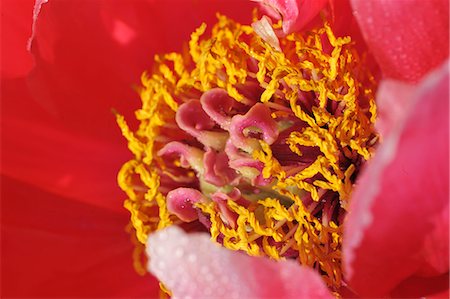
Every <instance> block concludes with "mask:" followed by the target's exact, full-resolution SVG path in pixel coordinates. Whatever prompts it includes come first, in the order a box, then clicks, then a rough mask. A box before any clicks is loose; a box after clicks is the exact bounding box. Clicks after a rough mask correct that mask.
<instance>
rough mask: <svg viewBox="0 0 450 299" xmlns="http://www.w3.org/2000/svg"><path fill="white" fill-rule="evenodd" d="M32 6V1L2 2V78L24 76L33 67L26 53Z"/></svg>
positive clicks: (8, 0) (12, 0)
mask: <svg viewBox="0 0 450 299" xmlns="http://www.w3.org/2000/svg"><path fill="white" fill-rule="evenodd" d="M33 5H34V0H2V3H1V9H2V17H1V28H2V34H1V61H2V63H1V76H2V78H15V77H20V76H24V75H26V74H27V73H28V72H29V71H30V70H31V68H32V67H33V59H32V56H31V53H30V52H28V51H27V43H28V38H29V37H30V35H31V24H32V21H33Z"/></svg>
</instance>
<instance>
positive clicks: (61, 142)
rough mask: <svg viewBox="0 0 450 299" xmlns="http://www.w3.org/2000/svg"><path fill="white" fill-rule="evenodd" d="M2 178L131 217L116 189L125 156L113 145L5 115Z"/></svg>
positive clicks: (120, 194) (2, 121) (3, 121)
mask: <svg viewBox="0 0 450 299" xmlns="http://www.w3.org/2000/svg"><path fill="white" fill-rule="evenodd" d="M1 125H2V146H1V149H2V165H1V173H2V174H4V175H8V176H10V177H12V178H15V179H17V180H20V181H23V182H26V183H28V184H31V185H34V186H39V188H41V189H43V190H46V191H49V192H52V193H54V194H58V195H62V196H68V197H70V198H72V199H75V200H80V201H84V202H86V203H89V204H92V205H95V206H99V207H103V208H107V209H110V210H114V211H118V212H123V213H124V212H125V211H124V209H123V208H122V204H121V199H122V198H123V195H122V193H121V192H120V190H119V188H118V186H117V185H116V175H117V172H118V169H119V168H120V164H121V163H122V162H123V161H125V159H126V156H125V155H124V152H123V151H122V150H120V149H118V148H116V147H114V146H112V145H111V144H108V143H105V142H99V141H97V140H92V139H89V138H86V137H82V136H79V135H75V134H71V133H70V132H68V131H62V130H60V129H57V128H52V127H51V126H49V125H47V124H41V123H38V122H34V121H32V120H29V119H26V118H24V119H22V118H19V117H16V116H11V115H5V116H3V117H2V120H1Z"/></svg>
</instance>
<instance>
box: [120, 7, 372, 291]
mask: <svg viewBox="0 0 450 299" xmlns="http://www.w3.org/2000/svg"><path fill="white" fill-rule="evenodd" d="M218 19H219V21H218V23H217V24H216V25H215V26H214V27H213V28H212V33H211V37H209V38H207V37H205V32H206V25H205V24H202V25H201V26H200V27H199V28H198V29H197V30H196V31H195V32H194V33H193V34H192V35H191V40H190V42H189V52H188V53H183V54H178V53H170V54H166V55H162V56H157V57H155V64H156V65H155V72H154V73H153V74H152V75H151V76H149V75H148V74H146V73H144V74H143V75H142V78H141V80H142V85H143V87H142V88H141V90H140V96H141V100H142V108H141V109H140V110H138V111H137V112H136V117H137V119H138V120H139V121H140V126H139V128H138V129H137V131H136V132H135V133H132V132H131V130H130V129H129V127H128V126H127V124H126V122H125V120H124V119H123V117H122V116H120V115H117V123H118V124H119V126H120V128H121V129H122V133H123V135H124V136H125V138H126V139H127V140H128V147H129V149H130V151H131V152H132V153H133V155H134V158H133V159H132V160H131V161H129V162H127V163H125V164H124V165H123V167H122V169H121V171H120V173H119V175H118V182H119V185H120V187H121V188H122V189H123V190H124V191H125V192H126V194H127V196H128V199H127V200H126V201H125V203H124V205H125V207H126V208H127V209H128V210H129V211H130V213H131V224H132V226H133V227H134V230H135V232H136V237H137V239H138V240H139V242H141V243H143V244H145V242H146V240H147V235H148V234H149V233H151V232H153V231H155V230H158V229H161V228H163V227H166V226H168V225H171V224H172V223H173V222H174V221H178V219H177V217H176V216H175V215H171V214H170V213H169V211H168V209H167V205H166V199H165V197H164V195H163V193H162V191H161V186H160V184H161V183H160V182H161V176H162V175H163V174H164V175H166V176H168V177H176V175H177V173H178V172H175V171H174V169H179V166H180V164H179V161H178V162H177V161H175V162H166V161H164V160H163V159H161V158H159V157H158V156H157V155H156V153H157V152H158V151H159V150H160V149H161V148H162V147H163V146H164V145H165V144H166V143H167V140H164V139H162V138H163V137H164V134H163V132H164V131H165V130H171V129H172V126H173V124H175V113H176V111H177V109H178V106H179V105H181V104H182V103H183V102H184V101H185V100H188V99H191V98H193V97H196V98H198V97H199V96H200V95H201V94H202V93H203V92H205V91H208V90H210V89H212V88H216V87H219V88H222V89H224V90H226V91H227V92H228V94H229V95H230V96H231V97H232V98H234V99H235V100H236V101H238V102H243V103H246V101H247V100H248V99H246V98H245V96H244V95H243V94H241V93H240V92H239V88H240V87H241V86H242V85H243V84H245V83H246V82H248V81H249V80H252V81H253V82H257V83H258V84H259V85H260V86H261V87H263V88H264V92H263V93H262V95H261V98H260V99H259V100H260V102H262V103H265V105H267V106H268V107H269V108H273V109H274V110H276V112H274V113H272V117H273V118H274V119H277V118H278V117H281V116H283V115H291V116H292V117H295V118H297V119H298V121H299V122H302V123H304V124H305V125H306V126H305V127H304V128H303V129H302V130H300V131H294V132H292V133H291V134H290V135H289V136H288V138H287V140H286V143H287V145H288V146H289V148H290V150H291V151H292V152H293V153H295V154H297V155H298V156H299V157H301V156H302V155H303V154H304V153H302V151H301V148H304V147H307V148H318V150H319V151H320V152H321V153H320V154H319V155H318V156H317V157H316V159H315V161H313V162H312V163H311V164H309V165H306V166H305V167H304V168H303V169H302V170H300V171H297V172H295V173H291V172H289V171H288V170H287V169H286V168H285V167H284V166H282V165H281V164H280V162H279V161H278V160H277V159H276V158H275V156H274V153H273V152H272V149H271V146H270V145H269V144H267V143H265V142H263V141H260V149H258V150H255V151H254V152H253V153H252V154H253V158H254V159H256V160H259V161H261V162H262V163H263V164H264V168H263V170H262V175H263V177H264V178H273V179H274V180H273V183H272V184H271V185H270V186H269V187H267V188H269V189H270V192H272V194H274V195H273V196H272V195H270V196H267V197H266V198H264V199H259V200H255V201H253V202H252V203H251V204H250V206H249V207H248V208H245V207H243V206H241V205H239V204H237V203H236V202H234V201H232V200H228V201H227V203H226V205H227V207H228V208H229V209H230V211H232V212H234V213H236V214H237V221H236V225H235V226H231V225H230V224H229V223H227V222H226V221H224V220H223V218H222V217H221V215H220V212H219V211H220V209H219V207H218V206H217V204H216V203H215V202H213V201H210V202H202V203H198V204H196V207H197V208H199V209H200V210H201V211H202V212H203V213H204V214H205V215H206V216H208V217H209V220H210V222H211V228H210V233H211V238H212V239H213V240H217V239H218V237H219V235H222V236H223V246H225V247H227V248H230V249H233V250H242V251H245V252H247V253H248V254H250V255H266V256H269V257H271V258H273V259H277V260H278V259H282V258H283V255H284V254H285V253H286V252H287V251H288V250H292V251H295V252H297V253H298V260H299V262H300V263H301V264H304V265H308V266H311V267H314V268H317V269H320V271H321V273H322V274H323V276H324V278H325V280H326V281H327V283H328V284H329V285H330V286H332V287H334V288H335V289H337V288H339V286H340V285H341V270H340V269H341V251H340V250H341V242H342V224H340V223H336V222H335V220H333V219H329V218H327V215H325V214H324V216H323V217H322V218H318V217H317V215H316V214H315V212H314V211H313V208H310V207H309V206H307V205H306V204H305V203H304V201H303V197H304V196H306V195H309V196H310V197H311V198H312V200H313V203H314V204H315V205H313V206H314V207H315V206H316V205H317V204H320V199H321V196H322V195H323V194H325V193H326V192H333V193H335V194H337V195H338V197H339V201H340V202H339V204H340V208H342V209H344V210H346V209H347V207H348V202H349V199H350V194H351V190H352V184H353V183H352V181H353V180H354V178H352V176H353V175H354V173H355V170H356V166H355V165H354V164H353V162H352V163H346V164H345V165H346V166H345V167H343V166H342V165H344V163H342V162H343V159H349V160H350V161H356V160H357V159H360V160H361V161H363V160H368V159H370V157H371V154H372V147H373V145H374V140H376V135H375V133H374V129H373V125H374V122H375V119H376V105H375V102H374V95H373V88H374V84H373V82H374V80H373V78H372V77H371V76H370V74H368V73H367V71H365V70H363V69H361V67H360V60H359V57H358V54H357V53H356V51H355V50H354V48H353V46H352V41H351V39H350V37H335V36H334V34H333V32H332V29H331V27H330V26H329V25H328V24H325V25H324V27H323V28H320V29H317V30H313V31H312V32H310V33H309V34H308V35H306V36H302V35H300V34H295V33H294V34H290V35H288V36H286V37H284V38H280V47H281V49H282V51H278V50H275V49H274V48H273V47H272V46H271V45H270V44H268V43H266V42H265V41H264V40H263V39H262V38H260V37H259V36H257V35H256V34H255V33H254V32H253V29H252V27H251V26H245V25H240V24H238V23H235V22H233V21H231V20H229V19H228V18H226V17H224V16H220V15H219V16H218ZM276 26H280V24H277V25H276ZM324 38H326V39H327V41H326V42H325V43H324V42H323V39H324ZM325 44H327V45H326V46H325ZM249 61H252V62H253V64H254V65H257V66H258V69H257V71H256V72H255V70H253V71H252V70H251V69H250V68H249V66H248V65H249ZM303 93H310V94H312V95H314V97H315V98H317V100H318V102H317V105H314V106H313V107H312V109H311V111H307V109H305V108H303V107H302V105H301V103H300V101H299V94H303ZM283 101H284V102H283ZM330 102H331V103H332V104H333V105H334V106H335V110H336V111H337V112H334V111H333V112H331V111H330V108H329V107H327V106H329V104H330ZM361 102H365V103H367V104H366V105H365V106H367V107H365V106H364V107H363V106H362V105H361ZM277 107H281V108H282V109H277ZM336 107H337V108H336ZM175 127H176V126H175ZM177 163H178V164H177ZM172 171H174V172H173V173H172ZM189 175H190V176H191V177H192V171H191V172H189ZM281 198H283V201H287V202H288V203H286V202H282V200H281ZM324 213H326V212H325V211H324Z"/></svg>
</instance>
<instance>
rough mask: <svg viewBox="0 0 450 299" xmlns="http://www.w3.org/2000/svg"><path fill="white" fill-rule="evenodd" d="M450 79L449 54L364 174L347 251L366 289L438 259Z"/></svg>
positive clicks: (348, 265)
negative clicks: (433, 236) (430, 241)
mask: <svg viewBox="0 0 450 299" xmlns="http://www.w3.org/2000/svg"><path fill="white" fill-rule="evenodd" d="M448 79H449V76H448V62H446V63H445V64H444V65H443V66H442V67H441V68H440V69H439V70H437V71H436V72H435V73H433V74H432V75H431V76H430V77H428V78H427V80H426V81H424V82H423V83H422V84H421V86H420V87H419V88H418V89H417V91H416V92H415V96H414V98H413V99H411V100H410V101H408V102H409V103H410V105H407V106H405V107H404V109H406V111H407V113H405V114H404V117H402V118H400V119H398V120H397V124H396V126H395V127H393V128H392V129H391V132H390V134H389V135H388V136H386V137H385V139H384V141H383V142H382V143H381V144H380V146H379V148H378V151H377V153H376V155H375V157H374V158H373V160H371V161H369V162H368V164H367V167H366V169H365V170H364V171H363V173H362V175H361V177H360V178H359V180H358V181H357V186H356V187H355V190H354V193H353V199H352V202H351V206H350V212H349V214H348V216H347V219H346V221H347V222H346V229H345V234H344V245H343V246H344V248H343V251H344V253H343V254H344V266H345V269H346V274H347V280H348V281H349V284H350V286H351V287H352V288H353V289H354V290H355V291H356V292H357V293H359V294H360V295H362V296H376V297H378V296H385V295H387V294H388V293H389V292H390V291H391V290H392V289H393V288H394V287H395V286H396V285H397V284H399V283H400V282H401V281H403V280H405V279H407V278H408V277H411V276H413V275H415V274H416V273H420V271H423V267H424V265H426V264H429V263H430V262H431V261H432V256H430V254H431V252H430V251H429V250H428V249H427V248H428V246H427V242H428V241H427V239H428V238H430V236H431V235H430V236H427V235H429V234H434V232H436V229H437V228H436V227H435V225H436V224H438V223H446V222H445V220H446V221H447V223H448V218H447V219H445V218H444V221H439V222H436V219H437V217H441V215H442V212H443V210H444V209H445V208H446V206H448V199H449V190H448V180H449V172H448V163H449V156H448V154H449V147H448V145H449V127H448V109H449V95H448V84H449V83H448ZM444 217H445V216H444ZM446 217H448V214H447V215H446ZM438 233H439V234H441V238H436V239H434V241H435V242H436V243H435V244H434V246H435V247H437V248H444V250H445V248H446V246H448V244H447V245H445V244H442V243H441V242H443V243H448V236H447V237H446V238H445V237H444V236H443V235H442V233H441V232H438ZM441 246H442V247H441ZM447 248H448V247H447ZM433 254H434V253H433ZM439 254H442V253H439ZM442 267H445V268H446V269H444V268H441V269H440V270H441V272H442V271H447V272H448V264H447V265H446V266H444V265H442Z"/></svg>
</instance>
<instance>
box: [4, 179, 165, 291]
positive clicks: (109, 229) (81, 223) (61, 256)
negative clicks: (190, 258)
mask: <svg viewBox="0 0 450 299" xmlns="http://www.w3.org/2000/svg"><path fill="white" fill-rule="evenodd" d="M1 185H2V188H1V199H2V209H1V236H2V242H1V260H2V262H1V273H2V275H1V285H2V288H1V294H0V296H1V297H2V298H11V297H13V298H14V297H15V298H17V297H20V298H68V297H71V298H154V297H156V296H157V295H158V290H159V288H158V284H157V282H156V281H155V279H154V278H152V277H151V276H150V275H147V276H145V277H140V276H139V275H138V274H137V273H136V272H135V271H134V269H133V266H132V260H131V259H132V258H131V257H132V250H133V245H132V243H131V242H130V237H129V236H128V235H127V233H126V232H125V230H124V227H125V225H126V223H127V221H128V219H127V218H128V217H127V216H125V215H120V214H117V213H113V212H111V211H108V210H105V209H102V208H98V207H95V206H92V205H89V204H86V203H81V202H79V201H76V200H75V201H74V200H72V199H70V198H64V197H61V196H59V195H55V194H52V193H49V192H46V191H43V190H41V189H39V188H37V187H35V186H32V185H28V184H26V183H23V182H19V181H17V180H15V179H12V178H9V177H6V176H1Z"/></svg>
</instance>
